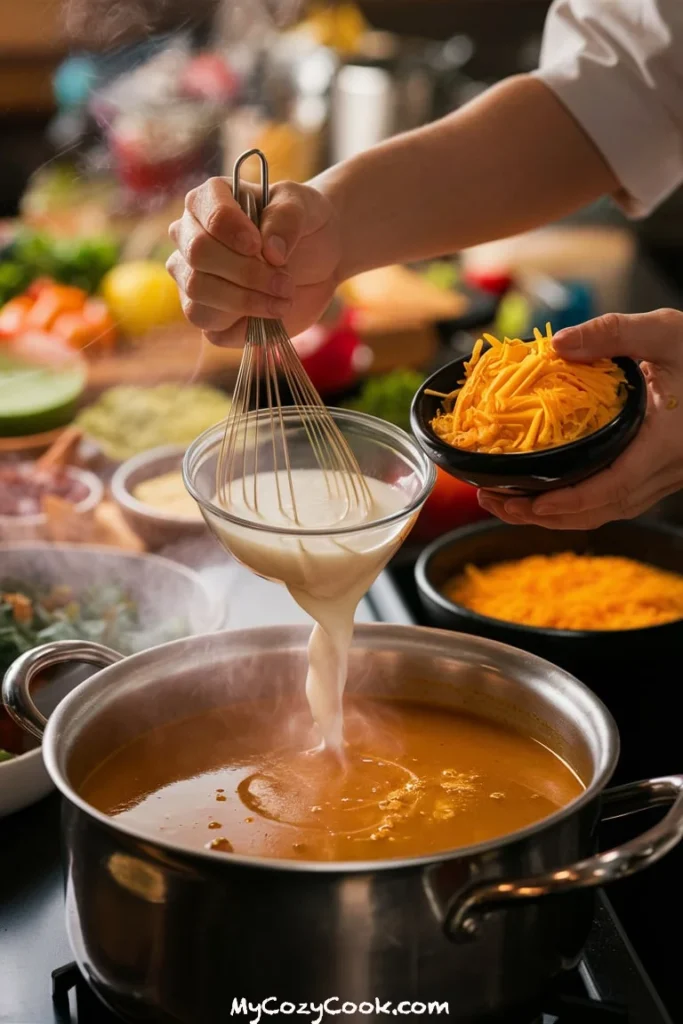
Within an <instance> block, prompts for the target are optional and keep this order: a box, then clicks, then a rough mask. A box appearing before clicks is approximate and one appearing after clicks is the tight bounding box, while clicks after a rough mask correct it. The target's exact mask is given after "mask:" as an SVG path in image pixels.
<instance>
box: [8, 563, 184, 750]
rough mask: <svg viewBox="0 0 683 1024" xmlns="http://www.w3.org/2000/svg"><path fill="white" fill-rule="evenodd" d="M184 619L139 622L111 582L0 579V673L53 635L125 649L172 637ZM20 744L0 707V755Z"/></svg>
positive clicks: (131, 650)
mask: <svg viewBox="0 0 683 1024" xmlns="http://www.w3.org/2000/svg"><path fill="white" fill-rule="evenodd" d="M185 625H186V624H185V623H183V622H180V621H168V622H164V623H163V624H160V625H159V626H157V627H156V628H149V627H145V626H144V624H143V623H141V621H140V618H139V616H138V609H137V606H136V604H135V602H134V601H132V600H131V598H130V596H129V595H128V594H127V593H125V591H123V590H122V589H121V588H120V587H118V586H114V585H107V586H102V587H98V588H93V589H91V590H88V591H85V592H83V593H81V594H76V592H75V591H74V590H73V589H72V588H71V587H69V586H52V587H45V586H40V585H35V584H30V583H26V582H25V581H23V580H9V579H7V580H0V678H2V676H3V675H4V673H5V672H6V671H7V669H8V668H9V666H10V665H11V663H12V662H13V661H14V660H15V658H18V657H19V655H20V654H24V652H25V651H29V650H31V649H32V648H34V647H38V646H40V645H41V644H44V643H48V642H51V641H53V640H92V641H95V642H96V643H101V644H105V645H106V646H107V647H112V648H113V649H114V650H116V651H119V652H120V653H121V654H124V655H128V654H134V653H135V652H137V651H140V650H144V649H146V648H148V647H154V646H156V645H157V644H162V643H165V642H167V641H169V640H175V639H178V638H179V637H180V636H182V635H183V633H184V632H185V631H186V630H185ZM22 749H23V736H22V733H21V731H20V730H19V729H18V727H17V726H15V725H14V723H13V722H12V720H11V719H10V718H9V716H7V715H6V713H5V712H3V711H2V709H1V708H0V761H3V760H7V759H8V758H10V757H13V756H15V755H16V754H20V753H22Z"/></svg>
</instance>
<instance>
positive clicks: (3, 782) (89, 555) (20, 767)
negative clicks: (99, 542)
mask: <svg viewBox="0 0 683 1024" xmlns="http://www.w3.org/2000/svg"><path fill="white" fill-rule="evenodd" d="M3 576H8V577H13V578H18V579H27V580H29V581H37V580H41V581H44V582H45V583H46V584H47V585H50V584H57V583H60V582H65V583H70V584H72V585H75V583H76V580H78V581H79V584H80V585H79V587H78V589H79V590H86V589H87V588H88V587H90V586H93V585H95V584H97V583H104V582H109V583H114V582H119V583H120V584H121V585H122V586H123V587H125V589H126V590H128V592H129V593H130V594H131V595H132V596H133V598H134V599H135V600H137V601H138V602H139V605H140V616H141V621H142V622H143V624H148V625H149V626H150V627H152V626H153V625H154V624H162V623H164V622H166V621H168V620H171V619H173V618H174V617H175V616H179V615H182V614H183V612H185V613H186V614H187V616H188V634H199V633H211V632H214V631H215V630H217V629H220V628H221V627H223V626H224V625H225V615H224V613H223V611H222V610H221V608H220V607H219V606H217V602H216V600H215V598H214V595H213V590H212V588H210V586H209V585H208V583H207V581H206V580H205V579H204V578H203V577H202V576H201V575H200V574H199V573H198V572H195V571H194V570H192V569H190V568H187V567H186V566H184V565H180V564H178V563H177V562H173V561H171V560H170V559H168V558H161V557H159V556H158V555H139V554H134V553H131V552H128V551H116V550H115V549H113V548H104V547H94V546H93V547H91V546H85V545H81V544H46V543H42V544H41V543H37V544H7V545H2V544H0V579H1V578H2V577H3ZM92 672H93V669H88V668H87V667H84V666H71V667H70V668H67V669H57V670H55V672H54V674H53V675H51V677H50V681H49V683H48V684H46V685H45V687H40V689H39V691H38V696H37V697H36V703H37V704H38V706H39V707H40V709H41V711H42V712H43V714H44V715H46V716H49V714H50V712H51V711H52V710H53V709H54V707H55V706H56V704H57V703H59V701H60V700H61V699H62V698H63V697H64V696H66V694H67V693H69V692H70V691H71V690H72V689H73V688H74V687H75V686H76V685H78V684H79V683H80V682H82V681H83V680H84V679H86V678H88V676H89V675H91V674H92ZM51 789H52V783H51V782H50V779H49V777H48V775H47V772H46V770H45V768H44V767H43V758H42V753H41V750H40V748H37V749H34V750H29V751H27V752H26V753H24V754H18V755H17V756H16V757H13V758H11V759H10V760H8V761H0V817H4V816H5V815H7V814H11V813H13V812H14V811H18V810H21V809H22V808H23V807H28V806H29V805H30V804H33V803H35V802H36V801H37V800H40V799H41V798H42V797H44V796H46V795H47V794H48V793H49V792H50V791H51Z"/></svg>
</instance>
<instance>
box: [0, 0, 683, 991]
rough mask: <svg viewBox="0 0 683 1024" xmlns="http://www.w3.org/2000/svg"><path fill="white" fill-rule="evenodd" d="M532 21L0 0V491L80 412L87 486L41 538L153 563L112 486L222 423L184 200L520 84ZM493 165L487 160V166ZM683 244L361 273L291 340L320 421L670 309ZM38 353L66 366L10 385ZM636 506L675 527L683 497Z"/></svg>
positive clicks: (462, 500) (600, 227)
mask: <svg viewBox="0 0 683 1024" xmlns="http://www.w3.org/2000/svg"><path fill="white" fill-rule="evenodd" d="M548 6H549V4H548V0H367V2H361V3H358V4H351V3H338V4H335V3H332V2H327V3H321V4H306V3H302V4H299V3H297V2H296V0H223V2H220V3H213V2H210V0H111V2H109V0H66V2H65V3H62V2H61V0H0V142H1V146H0V154H1V155H0V384H2V381H3V376H4V377H5V378H6V380H5V384H6V388H5V390H4V391H2V389H0V483H1V482H2V476H3V473H4V474H6V475H7V480H9V483H10V484H11V485H12V486H14V485H15V484H16V480H15V478H14V476H13V475H12V474H13V472H14V469H13V468H10V467H13V466H14V464H16V463H19V462H20V461H23V460H30V459H33V458H35V457H38V456H40V455H41V453H44V452H45V451H46V450H47V449H49V448H50V446H51V445H54V444H56V443H57V442H58V441H59V436H60V431H62V432H63V431H64V429H65V428H67V429H68V428H69V426H70V423H71V421H72V420H73V419H75V421H76V424H77V434H76V435H73V434H72V435H71V437H72V439H73V438H74V437H76V440H79V441H80V440H81V435H82V443H81V444H80V447H78V448H77V449H76V447H74V446H73V445H72V447H71V448H70V449H69V456H70V458H71V461H72V462H73V463H74V465H77V466H79V467H81V468H87V469H90V470H92V471H94V472H95V473H96V474H97V476H98V479H100V480H101V481H102V484H103V486H102V488H99V485H98V488H99V490H98V492H97V493H98V495H99V497H100V498H101V499H102V500H99V498H97V499H93V502H91V505H92V504H93V503H94V504H96V503H97V501H98V500H99V504H98V505H97V507H96V509H95V511H94V512H92V511H89V512H88V516H89V518H88V520H87V523H86V520H85V519H84V517H83V516H79V517H76V519H74V516H73V515H72V512H73V507H74V504H73V503H74V502H76V497H74V494H76V491H73V493H71V492H70V500H71V503H69V501H67V500H66V498H64V496H63V495H62V498H61V499H59V500H53V501H52V503H51V504H49V506H48V505H46V506H45V508H44V510H43V513H44V514H42V518H41V528H40V537H41V539H48V540H52V541H60V540H86V541H92V540H96V541H97V542H98V543H108V544H112V545H114V546H115V547H117V548H123V549H128V550H133V551H138V552H145V551H148V550H159V549H160V547H161V545H162V540H164V539H166V540H167V539H168V538H166V537H164V536H162V535H160V534H159V533H158V531H157V532H154V531H148V532H145V529H143V525H144V520H143V518H142V517H140V516H139V515H138V516H137V518H136V517H135V516H131V514H130V507H129V506H130V503H128V504H126V503H125V502H124V501H122V500H121V499H120V498H119V499H117V497H116V492H115V489H112V488H111V487H109V483H110V481H111V476H112V473H113V472H114V471H115V470H116V469H117V468H118V467H120V466H121V465H122V464H124V463H126V462H127V461H128V460H131V459H132V458H135V457H137V456H138V455H142V454H143V453H144V452H145V451H149V450H152V449H155V448H158V447H159V446H164V445H167V444H173V445H176V446H180V448H181V454H182V447H183V446H187V444H189V443H190V442H191V441H192V440H193V439H194V437H195V436H196V435H197V434H199V433H200V432H201V431H202V430H203V429H205V428H206V427H208V426H210V425H211V424H213V423H214V422H216V421H217V420H219V419H220V418H222V416H224V415H225V412H226V410H227V408H228V403H229V393H230V390H231V386H232V384H233V382H234V379H235V375H236V372H237V367H238V363H239V357H240V354H239V352H235V351H231V350H220V349H215V348H211V347H210V346H208V345H207V344H205V343H204V342H203V339H202V336H201V334H200V332H198V331H196V330H195V329H194V328H192V327H190V326H189V325H188V324H187V323H186V322H185V321H184V319H183V317H182V312H181V310H180V306H179V301H178V297H177V293H176V291H175V285H174V284H173V282H172V281H171V279H170V277H168V275H167V274H166V271H165V267H164V264H165V260H166V258H167V257H168V255H169V254H170V251H171V245H170V243H169V240H168V235H167V229H168V225H169V223H170V222H171V221H172V220H174V219H175V218H176V217H177V216H178V214H179V212H180V211H181V210H182V206H183V199H184V195H185V193H186V192H187V190H188V189H189V188H191V187H193V186H194V185H195V184H197V183H198V182H201V181H202V180H203V179H204V178H206V177H207V176H209V175H214V174H229V173H230V171H231V168H232V164H233V161H234V159H235V157H236V156H237V155H238V154H239V153H240V152H241V151H243V150H245V149H247V148H250V147H252V146H258V147H259V148H261V149H263V151H264V152H265V154H266V156H267V158H268V160H269V162H270V169H271V178H272V180H278V179H283V178H292V179H295V180H298V181H305V180H307V179H308V178H309V177H310V176H312V175H314V174H315V173H317V172H318V171H320V170H321V169H323V168H324V167H325V166H327V165H329V164H330V163H333V162H336V161H338V160H341V159H343V158H345V157H347V156H349V155H350V154H352V153H355V152H358V151H360V150H362V149H364V148H365V147H368V146H370V145H372V144H373V143H375V142H377V141H379V140H381V139H383V138H386V137H387V136H390V135H391V134H392V133H395V132H398V131H401V130H403V129H406V128H411V127H414V126H416V125H419V124H421V123H424V122H427V121H430V120H432V119H434V118H438V117H440V116H441V115H443V114H445V113H447V112H449V111H452V110H455V109H457V108H458V107H459V106H461V105H462V104H464V103H466V102H467V101H468V100H469V99H471V98H472V97H473V96H475V95H477V94H478V93H479V92H480V91H481V90H483V89H485V88H486V87H487V86H489V85H490V84H492V83H494V82H496V81H497V80H499V79H501V78H503V77H505V76H507V75H510V74H513V73H516V72H522V71H529V70H532V69H533V68H535V66H536V64H537V60H538V54H539V48H540V39H541V32H542V27H543V22H544V18H545V15H546V12H547V9H548ZM461 159H463V160H468V161H473V162H476V159H477V154H476V153H467V152H465V153H462V154H461ZM511 159H514V154H501V174H504V173H505V165H506V161H508V160H511ZM407 199H409V197H407ZM682 243H683V201H682V200H681V196H680V195H677V196H674V197H673V198H672V199H671V200H670V201H669V202H668V203H667V204H666V205H665V207H663V208H662V209H661V210H659V211H658V212H657V213H656V214H655V215H654V216H652V217H651V218H649V219H648V220H646V221H644V222H639V223H637V224H635V223H629V222H627V221H626V220H625V219H624V218H623V217H622V216H621V215H620V213H619V212H618V211H617V210H616V209H615V208H614V207H613V206H612V204H611V203H610V202H608V201H605V202H603V203H599V204H597V205H596V206H594V207H591V208H590V209H588V210H585V211H582V212H581V214H580V215H578V216H576V217H574V218H572V219H571V221H569V222H566V223H561V224H557V225H553V226H552V227H549V228H546V229H544V230H542V231H537V232H533V233H530V234H528V235H524V236H522V237H518V238H513V239H504V240H502V241H500V242H498V243H495V244H490V245H487V246H483V247H480V248H477V249H474V250H470V251H467V252H464V253H454V254H452V256H450V257H446V258H443V259H440V260H436V261H432V262H430V263H427V264H425V265H420V266H411V267H404V266H400V267H398V266H397V267H389V268H386V269H383V270H381V271H377V272H373V273H371V274H365V275H362V276H361V277H359V278H357V279H354V280H352V281H350V282H347V283H346V284H345V285H344V286H343V288H342V289H340V292H339V294H338V296H337V297H336V299H335V301H334V303H333V304H332V306H331V308H330V309H329V310H328V311H327V312H326V314H325V316H324V317H323V319H322V322H321V323H320V324H318V325H316V326H315V327H313V328H312V329H311V330H309V331H308V332H307V333H306V335H304V336H302V337H300V338H298V339H295V341H296V344H297V346H298V348H299V351H300V354H301V356H302V359H303V361H304V364H305V366H306V369H307V370H308V372H309V374H310V376H311V377H312V379H313V381H314V383H315V384H316V386H317V387H318V389H319V390H320V392H321V393H322V394H323V396H324V397H325V399H326V400H327V401H328V402H329V403H334V404H346V405H352V406H356V407H357V408H360V409H362V410H364V411H366V412H369V413H373V414H375V415H378V416H382V417H384V418H386V419H388V420H391V421H392V422H394V423H396V424H398V425H400V426H403V427H405V428H406V429H408V412H409V407H410V401H411V398H412V396H413V394H414V392H415V390H416V388H417V386H418V385H419V384H420V383H421V381H422V380H423V379H424V377H425V376H426V375H427V374H428V373H430V372H431V371H432V369H433V368H434V367H435V366H436V365H438V364H439V363H440V362H446V361H449V360H451V359H453V358H454V357H455V356H458V355H461V354H464V353H465V352H468V351H470V350H471V347H472V344H473V340H474V338H475V337H476V336H477V334H478V333H480V332H481V331H483V330H492V331H493V332H494V333H497V334H507V335H511V336H518V337H524V336H525V335H526V334H527V333H529V332H530V328H531V327H532V326H534V325H543V324H545V322H546V321H548V320H549V321H550V322H551V323H552V325H553V328H554V329H555V330H558V329H560V328H562V327H564V326H569V325H571V324H575V323H579V322H582V321H584V320H586V319H588V318H590V317H591V316H593V315H596V314H599V313H602V312H606V311H610V310H616V311H623V312H632V311H638V310H647V309H652V308H657V307H659V306H677V307H680V305H681V294H682V293H683V244H682ZM63 286H67V287H66V288H64V287H63ZM27 339H28V340H27ZM53 344H54V346H55V350H56V349H57V348H58V347H64V346H66V347H67V348H69V349H70V350H72V352H73V355H74V358H77V360H78V365H77V366H76V367H75V368H71V369H69V370H68V372H64V373H61V372H60V373H58V372H57V371H55V372H54V373H52V374H51V375H49V374H48V375H46V377H45V378H40V379H38V380H36V375H35V373H32V372H31V373H27V374H26V376H25V377H22V376H21V373H22V366H23V361H24V360H26V362H27V364H31V362H32V358H33V357H34V356H35V353H36V351H37V350H41V351H47V350H48V349H49V348H50V346H51V345H53ZM13 346H14V348H13ZM29 350H30V351H29ZM29 356H30V357H31V358H29ZM17 392H21V396H20V397H21V400H17V397H16V396H17ZM79 432H80V433H79ZM63 456H64V452H62V456H60V457H63ZM180 457H181V456H180V455H179V456H178V458H177V460H176V463H177V461H178V459H179V458H180ZM164 465H165V463H164ZM174 465H176V468H177V464H174ZM158 472H161V470H158ZM178 479H179V476H178ZM19 482H20V483H21V481H19ZM468 490H469V491H471V489H468V488H467V486H466V485H463V486H460V485H458V484H457V483H456V482H455V481H453V480H452V478H450V477H446V476H445V474H441V473H440V475H439V482H438V484H437V487H436V488H435V490H434V492H433V494H432V496H431V497H430V499H429V501H428V502H427V504H426V506H425V509H424V511H423V512H422V513H421V516H420V519H419V520H418V523H417V526H416V528H415V530H414V532H413V534H412V535H411V546H410V547H409V549H407V550H406V551H405V552H403V554H402V555H401V557H402V558H404V559H405V562H404V569H405V571H406V579H408V577H410V579H412V568H411V567H410V566H411V564H412V560H414V557H415V546H419V545H421V544H424V543H425V542H427V541H429V540H430V539H432V538H433V537H435V536H437V535H439V534H441V533H444V532H446V531H447V530H449V529H452V528H454V527H457V526H459V525H462V524H463V523H467V522H470V521H472V519H475V518H477V517H479V516H481V510H480V509H479V507H478V505H477V502H476V496H475V495H474V494H473V492H472V493H468ZM100 491H101V492H102V493H100ZM8 493H9V492H8ZM1 494H2V491H1V489H0V496H1ZM102 495H103V497H102ZM66 497H67V498H69V494H67V495H66ZM176 497H177V496H176ZM53 498H54V496H53ZM60 501H61V504H60ZM88 507H89V509H90V505H89V506H88ZM652 514H653V515H654V516H656V517H664V518H668V519H670V520H673V521H676V522H679V523H681V522H683V505H682V504H681V502H680V499H678V498H673V499H669V500H668V501H667V502H666V503H665V505H664V507H662V508H659V509H656V510H655V511H654V512H653V513H652ZM20 518H21V516H20V515H19V514H18V511H17V509H14V508H6V509H5V510H4V513H3V509H2V507H0V542H1V543H8V542H10V541H12V542H13V541H14V540H15V539H16V537H17V536H20V537H21V538H22V539H25V536H26V535H25V534H24V533H19V534H18V533H16V530H15V527H16V523H17V521H18V520H19V519H20ZM3 522H4V523H5V525H4V526H3ZM8 524H10V525H8ZM20 525H21V524H20ZM190 526H191V524H190ZM188 529H189V527H188ZM3 530H5V531H6V532H5V533H3ZM400 568H401V567H400V566H399V567H398V571H399V573H400ZM1 745H2V744H0V746H1ZM678 884H679V882H678V881H677V882H676V885H678ZM647 946H648V943H644V944H643V947H642V948H641V949H640V951H641V952H642V953H643V954H644V955H645V956H646V958H647V953H648V949H647ZM673 952H674V951H673V950H672V955H673ZM675 955H676V957H678V953H676V954H675ZM650 959H651V960H652V959H653V957H651V958H650ZM676 962H677V961H676ZM648 966H649V967H650V968H651V969H654V968H655V967H656V964H653V963H652V962H649V963H648ZM674 973H675V972H674ZM679 987H680V986H679Z"/></svg>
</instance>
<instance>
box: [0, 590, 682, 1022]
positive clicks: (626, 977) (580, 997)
mask: <svg viewBox="0 0 683 1024" xmlns="http://www.w3.org/2000/svg"><path fill="white" fill-rule="evenodd" d="M271 593H272V596H273V601H271V602H270V603H269V600H268V598H269V597H270V596H271ZM282 593H283V592H282V591H280V590H278V592H277V594H275V593H274V592H270V591H269V592H268V593H266V591H265V590H264V591H263V593H259V595H258V597H259V600H258V601H257V602H255V607H257V608H258V610H259V614H260V615H261V616H264V615H265V616H266V617H268V619H269V621H273V619H274V618H275V619H276V620H279V619H281V616H282V614H287V613H288V612H289V611H290V610H289V609H288V607H287V605H286V603H285V604H283V603H282V597H281V595H282ZM273 602H275V603H273ZM278 602H280V603H279V604H278ZM250 604H251V602H250ZM276 605H277V607H276ZM241 606H242V608H243V609H244V607H245V604H244V602H241ZM359 618H361V619H364V620H365V621H368V620H370V621H372V620H373V619H375V620H379V621H385V622H398V623H404V624H411V623H412V622H413V621H414V619H413V617H412V615H411V613H410V612H409V611H408V609H407V608H406V605H405V604H404V602H403V600H402V598H401V595H400V593H399V592H398V590H397V589H396V588H395V587H394V586H393V584H392V583H391V581H390V578H389V577H388V575H387V574H383V576H382V577H381V578H380V581H378V584H376V585H375V587H373V590H372V591H371V593H370V595H369V600H367V601H366V602H364V604H363V606H362V608H361V609H359ZM231 624H232V625H235V624H236V623H235V622H234V621H233V622H232V623H231ZM239 625H240V626H246V625H249V623H248V622H245V621H243V620H240V621H239ZM71 961H72V953H71V950H70V948H69V945H68V942H67V938H66V930H65V923H64V899H63V893H62V876H61V861H60V846H59V800H58V799H57V797H56V796H52V797H49V798H48V799H47V800H44V801H42V802H41V803H40V804H37V805H36V806H34V807H31V808H28V809H27V810H25V811H23V812H20V813H19V814H16V815H13V816H12V817H11V818H8V819H4V820H0V1024H115V1021H116V1020H117V1018H115V1017H114V1016H112V1015H111V1014H109V1013H108V1011H106V1010H105V1009H104V1007H103V1006H102V1004H101V1003H100V1002H99V1001H98V1000H97V998H96V997H95V996H94V995H92V993H91V992H90V990H89V989H88V987H87V985H86V984H85V982H84V981H83V979H82V978H81V977H80V975H79V972H78V969H77V968H76V967H75V966H74V965H73V964H72V963H71ZM52 986H54V995H55V998H54V1000H53V987H52ZM544 1010H545V1011H546V1012H545V1015H544V1016H542V1017H541V1018H538V1019H537V1020H535V1021H521V1022H520V1021H517V1020H515V1021H510V1022H509V1024H624V1022H628V1024H672V1020H671V1018H670V1017H669V1016H668V1015H667V1013H666V1011H665V1009H664V1007H663V1005H662V1003H661V1001H660V999H659V997H658V996H657V994H656V993H655V991H654V988H653V986H652V984H651V983H650V981H649V978H648V976H647V974H646V972H645V970H644V969H643V967H642V965H641V964H640V962H639V960H638V957H637V956H636V954H635V952H634V951H633V949H632V947H631V945H630V943H629V941H628V939H627V938H626V936H625V935H624V933H623V930H622V928H621V926H620V924H619V922H618V920H617V918H616V916H615V914H614V911H613V910H612V908H611V905H610V903H609V902H608V901H607V899H606V898H605V897H604V896H602V895H600V897H599V900H598V908H597V913H596V918H595V922H594V927H593V931H592V933H591V936H590V939H589V942H588V944H587V947H586V950H585V957H584V960H583V961H582V963H581V964H580V965H579V967H578V968H577V969H576V970H574V971H571V972H569V973H567V974H565V975H563V977H562V978H561V979H560V980H559V982H558V984H557V985H556V987H555V990H554V991H552V992H551V993H550V994H549V995H548V997H547V1000H546V1002H545V1005H544ZM290 1019H291V1018H290ZM367 1019H369V1018H367Z"/></svg>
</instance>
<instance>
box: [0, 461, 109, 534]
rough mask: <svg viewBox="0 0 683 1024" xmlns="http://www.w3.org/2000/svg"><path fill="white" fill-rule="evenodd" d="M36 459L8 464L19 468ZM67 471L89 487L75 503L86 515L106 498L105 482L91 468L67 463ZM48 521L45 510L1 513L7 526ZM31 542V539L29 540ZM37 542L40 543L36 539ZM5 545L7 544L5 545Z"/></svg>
mask: <svg viewBox="0 0 683 1024" xmlns="http://www.w3.org/2000/svg"><path fill="white" fill-rule="evenodd" d="M35 461H36V460H35V459H22V460H21V461H20V462H9V463H7V465H8V466H11V467H13V468H19V467H21V466H31V465H33V463H34V462H35ZM62 468H63V469H64V470H65V471H66V472H67V473H71V474H73V475H74V476H75V477H76V478H77V479H79V480H80V481H81V483H83V484H85V486H86V487H87V488H88V491H89V493H88V494H87V495H86V496H85V498H83V499H82V500H81V501H78V502H76V504H75V505H74V511H75V512H76V513H77V514H78V515H85V514H86V513H87V512H92V511H93V510H94V509H96V508H97V506H98V505H99V504H100V502H101V501H102V500H103V499H104V484H103V483H102V481H101V480H100V478H99V477H98V476H97V474H96V473H93V472H92V470H90V469H82V468H81V467H80V466H71V465H68V464H67V465H66V466H63V467H62ZM46 522H47V516H46V515H45V513H44V512H36V513H34V514H33V515H30V516H10V515H5V514H3V513H0V523H1V524H4V526H5V527H7V528H11V527H12V526H14V527H21V528H22V529H25V528H28V527H31V526H36V527H37V526H44V525H45V523H46ZM28 543H29V544H30V543H31V541H30V540H29V541H28ZM36 543H40V542H39V541H36ZM3 546H5V545H3Z"/></svg>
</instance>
